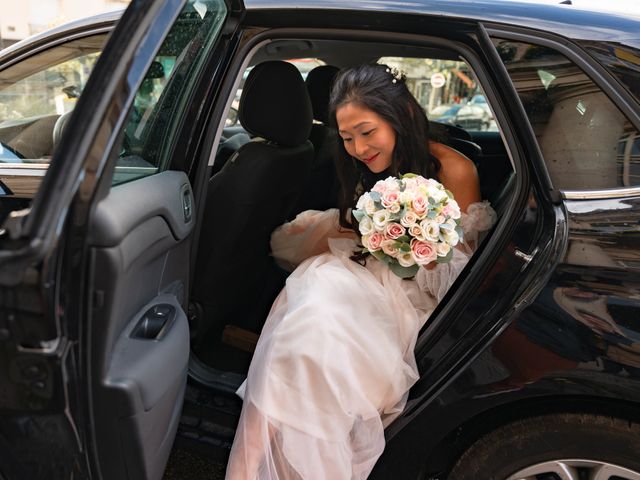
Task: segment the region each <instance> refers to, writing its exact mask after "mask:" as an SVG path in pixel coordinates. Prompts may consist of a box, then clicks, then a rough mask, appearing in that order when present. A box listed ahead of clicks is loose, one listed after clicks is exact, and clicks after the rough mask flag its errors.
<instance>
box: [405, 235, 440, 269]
mask: <svg viewBox="0 0 640 480" xmlns="http://www.w3.org/2000/svg"><path fill="white" fill-rule="evenodd" d="M411 254H412V255H413V259H414V260H415V261H416V263H417V264H418V265H427V264H429V263H431V262H433V261H434V260H435V259H436V257H437V255H438V254H437V253H436V249H435V247H434V245H433V243H431V242H422V241H420V240H416V239H415V238H414V239H413V240H411Z"/></svg>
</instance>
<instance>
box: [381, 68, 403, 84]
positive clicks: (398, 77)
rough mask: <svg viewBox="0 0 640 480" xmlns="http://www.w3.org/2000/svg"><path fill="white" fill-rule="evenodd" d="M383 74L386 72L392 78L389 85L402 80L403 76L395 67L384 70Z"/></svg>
mask: <svg viewBox="0 0 640 480" xmlns="http://www.w3.org/2000/svg"><path fill="white" fill-rule="evenodd" d="M385 72H387V73H388V74H390V75H391V76H392V77H393V79H392V80H391V83H398V81H401V80H404V74H403V73H402V72H401V71H400V70H398V69H397V68H395V67H393V68H387V69H385Z"/></svg>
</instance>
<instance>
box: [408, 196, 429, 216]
mask: <svg viewBox="0 0 640 480" xmlns="http://www.w3.org/2000/svg"><path fill="white" fill-rule="evenodd" d="M411 207H412V208H413V211H414V212H415V214H416V215H417V216H418V218H420V219H422V218H424V216H425V215H426V214H427V208H428V207H429V203H428V202H427V197H425V196H424V195H417V196H416V197H415V198H414V199H413V202H411Z"/></svg>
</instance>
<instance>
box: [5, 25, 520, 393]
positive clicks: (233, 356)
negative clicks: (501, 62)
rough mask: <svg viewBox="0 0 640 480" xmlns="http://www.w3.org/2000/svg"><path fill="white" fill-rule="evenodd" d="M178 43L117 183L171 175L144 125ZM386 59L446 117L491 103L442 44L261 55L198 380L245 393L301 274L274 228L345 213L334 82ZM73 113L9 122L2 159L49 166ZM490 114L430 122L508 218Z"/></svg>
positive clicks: (12, 75) (235, 135)
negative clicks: (343, 72)
mask: <svg viewBox="0 0 640 480" xmlns="http://www.w3.org/2000/svg"><path fill="white" fill-rule="evenodd" d="M104 40H105V35H95V36H91V37H87V38H86V39H79V40H74V41H73V42H71V44H70V45H69V46H67V47H65V48H63V49H58V50H55V49H53V50H54V51H55V52H57V53H45V54H40V55H38V56H36V57H37V61H36V60H34V61H33V62H25V64H24V65H21V66H19V68H17V69H11V68H9V69H7V70H5V71H3V73H2V76H0V82H3V83H0V86H4V88H7V87H10V86H11V85H12V84H13V83H15V82H16V80H18V79H20V78H24V77H29V76H32V75H37V74H38V72H39V71H41V70H42V65H44V66H45V68H47V69H50V68H54V67H55V66H56V65H58V64H60V62H65V61H68V60H75V59H86V58H89V59H90V60H91V61H92V62H93V61H95V58H97V57H96V55H97V52H99V49H100V45H102V42H103V41H104ZM179 45H180V42H165V44H164V46H163V49H162V50H161V51H160V52H159V53H158V55H157V61H155V62H153V64H152V65H151V67H150V69H149V72H148V73H147V75H146V78H145V80H144V81H143V85H142V86H141V87H140V90H139V92H138V95H137V97H136V104H135V105H134V108H133V109H132V111H131V112H130V114H129V123H128V126H127V128H126V129H125V138H124V141H123V147H122V152H121V155H120V158H119V160H118V163H117V165H116V171H115V174H114V182H113V183H114V184H119V183H126V182H127V181H129V180H132V179H136V178H140V177H141V176H145V175H149V174H152V173H155V172H157V171H158V166H156V165H153V164H152V163H150V162H148V161H146V160H145V158H144V154H143V152H142V150H141V149H140V148H138V147H137V144H140V145H141V144H142V143H141V142H142V140H145V141H146V142H147V143H148V142H149V138H151V139H152V138H153V132H151V133H149V134H145V133H144V128H146V127H145V125H152V124H153V122H152V121H148V120H149V119H150V118H152V117H153V115H154V114H155V112H153V103H154V101H155V102H157V103H158V104H161V103H162V99H161V98H159V96H156V97H154V88H155V86H157V85H164V84H166V83H167V82H169V81H170V79H171V75H172V73H173V72H172V71H171V70H172V68H173V65H174V63H175V58H176V57H177V54H178V53H179V51H180V46H179ZM42 55H44V57H42ZM374 62H378V63H388V64H389V65H391V66H394V67H396V68H398V69H399V70H401V71H403V72H404V73H405V74H406V77H407V85H408V87H409V88H410V89H411V90H412V93H414V95H415V96H416V98H417V99H418V101H419V103H421V105H423V106H424V108H425V111H427V113H429V112H430V111H433V112H434V116H436V115H435V113H437V112H438V111H441V110H443V109H444V110H448V109H449V108H447V107H449V106H450V105H453V106H454V107H456V108H455V110H457V111H462V110H464V106H465V105H471V103H472V102H473V103H476V102H477V101H478V99H481V100H482V101H483V102H484V101H485V100H484V99H485V96H484V92H483V91H482V89H481V87H480V85H479V83H478V80H477V78H476V76H475V75H474V72H473V70H472V69H471V67H470V66H469V64H468V63H467V62H465V61H464V59H462V58H461V57H460V55H459V54H458V53H456V52H454V51H453V50H450V49H447V48H443V47H428V46H414V45H410V44H401V43H389V42H375V41H355V40H352V41H346V40H333V39H327V38H322V39H317V38H315V39H314V38H280V39H272V40H269V41H266V42H263V43H262V44H260V45H259V46H258V47H257V48H254V49H253V50H252V52H251V54H250V58H248V59H246V60H245V64H246V68H245V69H244V70H243V71H240V72H238V74H237V79H236V82H235V88H234V90H233V94H232V95H231V97H230V98H229V99H228V101H227V107H228V108H227V114H226V116H225V122H224V124H223V125H221V128H222V130H221V132H220V137H219V142H218V144H217V147H216V154H215V161H214V162H213V164H212V166H211V168H210V173H209V175H210V180H209V185H208V188H207V196H206V202H205V205H204V206H203V207H204V209H205V212H204V221H203V223H202V227H201V230H200V238H199V242H198V244H199V247H198V251H197V253H196V261H195V263H194V264H195V272H194V273H193V274H192V292H191V301H190V304H189V313H188V316H189V323H190V329H191V339H192V351H193V352H194V353H195V355H194V356H193V357H194V358H193V359H192V363H193V365H192V367H193V368H192V371H194V372H196V373H197V374H198V372H199V378H200V380H203V381H204V382H205V383H207V381H208V382H209V383H211V381H213V380H212V379H215V378H223V379H225V380H224V381H223V383H224V382H230V383H229V384H228V389H229V390H230V391H233V390H234V386H237V385H239V383H240V382H241V381H242V379H243V378H244V375H245V374H246V372H247V370H248V366H249V363H250V360H251V352H252V351H253V348H254V347H255V343H256V341H257V338H258V336H259V333H260V330H261V327H262V325H263V323H264V320H265V318H266V316H267V314H268V312H269V309H270V306H271V304H272V303H273V301H274V299H275V297H276V296H277V294H278V292H279V291H280V290H281V288H282V286H283V285H284V282H285V281H286V278H287V275H288V272H287V271H285V270H283V269H282V268H281V267H280V266H278V265H277V263H276V262H275V260H274V258H273V257H272V256H271V254H270V246H269V240H270V235H271V233H272V231H273V230H274V229H275V228H276V227H278V226H279V225H281V224H283V223H284V222H286V221H289V220H292V219H293V218H295V216H296V215H297V214H298V213H300V212H302V211H304V210H309V209H313V210H326V209H328V208H334V207H337V206H338V189H339V185H338V180H337V177H336V172H335V167H334V161H335V160H336V159H335V153H334V152H335V149H336V142H337V141H338V138H339V137H338V135H337V132H336V131H335V130H334V129H333V128H332V127H331V125H330V122H329V119H328V118H327V117H328V111H327V109H328V102H329V92H330V89H331V83H332V81H333V78H334V77H335V75H336V74H337V72H338V71H339V70H340V69H342V68H347V67H350V66H355V65H358V64H362V63H374ZM38 65H40V67H38ZM54 71H55V72H56V74H58V75H63V74H61V73H59V71H58V70H54ZM434 71H436V72H444V74H445V75H446V83H445V84H444V85H443V86H442V87H437V88H436V87H434V86H433V85H431V84H430V76H431V75H432V72H434ZM62 72H63V73H64V70H62ZM439 74H442V73H439ZM58 83H59V85H57V86H58V87H60V88H61V89H62V91H63V92H64V93H65V95H66V97H67V99H75V98H77V97H78V96H79V94H80V91H81V88H80V82H76V83H75V84H72V85H71V86H69V83H68V82H64V81H62V80H61V81H60V82H58ZM9 93H11V92H9ZM143 94H144V95H143ZM460 105H462V107H460ZM474 108H475V109H476V110H477V109H480V110H483V109H482V108H480V107H477V106H474ZM149 112H151V114H149ZM70 113H71V112H70V111H67V112H65V113H62V114H59V115H52V114H46V115H33V116H31V117H29V118H26V119H24V120H18V121H11V120H5V121H3V122H2V123H0V141H1V142H2V144H3V147H4V153H3V155H4V156H3V158H2V159H1V161H2V162H3V163H10V164H11V165H12V167H13V166H15V165H14V164H18V163H22V164H24V163H27V164H37V165H39V166H40V167H43V168H45V169H46V165H47V162H48V161H49V158H50V157H51V155H52V154H53V150H54V148H55V145H56V144H57V143H58V142H59V140H60V138H61V136H62V132H63V130H64V127H65V126H66V123H67V120H68V118H69V115H70ZM483 115H484V116H483V119H482V129H480V128H478V127H474V125H475V124H474V123H468V122H467V123H464V122H461V123H464V125H465V126H466V127H467V128H463V127H462V126H461V124H460V123H456V120H455V118H454V119H446V120H443V122H439V121H438V119H437V118H435V119H431V120H430V127H431V135H432V137H433V138H434V139H435V140H437V141H441V142H443V143H445V144H447V145H449V146H450V147H452V148H454V149H456V150H458V151H459V152H461V153H462V154H464V155H466V156H467V157H468V158H470V159H471V160H472V161H473V162H474V164H475V165H476V167H477V169H478V173H479V178H480V187H481V193H482V197H483V199H486V200H488V201H490V202H491V204H492V205H493V206H494V208H495V209H496V210H497V211H498V213H501V211H502V210H503V209H504V207H505V204H506V203H507V200H508V199H509V193H510V192H511V189H512V187H513V183H514V182H513V177H514V172H513V167H512V164H511V161H510V159H509V156H508V154H507V151H506V149H505V144H504V141H503V139H502V136H501V134H500V131H499V128H498V125H497V124H496V122H495V121H493V122H492V124H491V128H487V122H486V118H487V117H486V116H487V115H489V116H490V118H491V119H492V120H493V117H492V114H491V111H490V109H489V106H488V105H487V104H486V103H485V104H484V110H483ZM436 117H437V116H436ZM149 130H153V129H149ZM141 132H142V133H141ZM32 137H33V138H32ZM140 139H142V140H140ZM137 140H140V141H137ZM14 157H16V158H14ZM2 178H3V180H6V182H4V183H3V187H4V189H5V193H17V194H18V195H14V196H16V197H24V198H25V199H28V198H30V197H32V196H33V194H34V192H35V189H37V184H38V182H39V179H40V178H41V176H39V177H38V178H35V180H34V182H33V184H32V185H31V186H30V187H29V188H28V189H27V190H25V192H21V191H19V190H18V191H15V192H12V191H11V188H10V187H9V186H7V184H11V185H12V186H13V189H14V190H15V185H16V183H15V182H13V180H12V177H11V176H10V175H4V174H3V177H2ZM300 179H303V180H302V181H300ZM12 182H13V183H12ZM21 193H22V195H21ZM221 205H223V206H224V211H225V217H226V218H230V219H232V220H230V221H227V222H226V224H225V231H224V232H221V231H220V228H219V226H218V225H217V223H216V222H215V221H213V220H212V219H215V218H216V217H217V216H219V212H220V209H221ZM214 383H215V381H214Z"/></svg>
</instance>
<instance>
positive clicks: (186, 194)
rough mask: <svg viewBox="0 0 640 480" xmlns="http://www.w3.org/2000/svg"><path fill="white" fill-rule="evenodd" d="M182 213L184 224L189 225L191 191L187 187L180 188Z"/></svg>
mask: <svg viewBox="0 0 640 480" xmlns="http://www.w3.org/2000/svg"><path fill="white" fill-rule="evenodd" d="M181 197H182V213H183V214H184V223H189V222H190V221H191V217H192V216H193V202H192V200H191V189H190V188H189V185H183V186H182V195H181Z"/></svg>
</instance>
